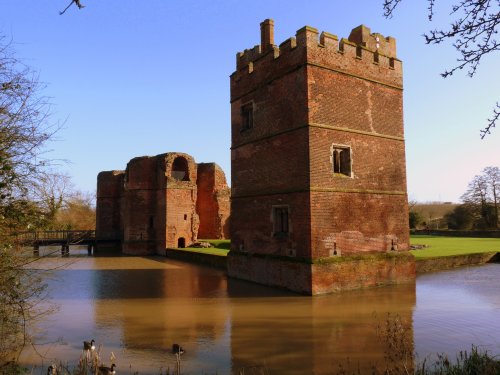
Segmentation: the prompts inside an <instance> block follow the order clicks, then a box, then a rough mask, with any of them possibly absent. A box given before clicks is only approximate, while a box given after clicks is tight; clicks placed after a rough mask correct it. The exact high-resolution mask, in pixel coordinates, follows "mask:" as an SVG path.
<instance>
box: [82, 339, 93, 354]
mask: <svg viewBox="0 0 500 375" xmlns="http://www.w3.org/2000/svg"><path fill="white" fill-rule="evenodd" d="M83 350H85V351H89V350H95V341H94V340H93V339H92V340H91V341H90V342H88V341H84V342H83Z"/></svg>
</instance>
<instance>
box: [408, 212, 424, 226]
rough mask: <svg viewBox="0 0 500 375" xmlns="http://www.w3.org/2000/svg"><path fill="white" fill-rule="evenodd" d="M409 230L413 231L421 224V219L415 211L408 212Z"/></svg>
mask: <svg viewBox="0 0 500 375" xmlns="http://www.w3.org/2000/svg"><path fill="white" fill-rule="evenodd" d="M409 216H410V229H415V228H417V227H418V225H419V224H420V223H422V221H423V218H422V216H421V215H420V213H418V212H417V211H413V210H411V211H410V214H409Z"/></svg>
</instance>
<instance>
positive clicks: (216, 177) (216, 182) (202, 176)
mask: <svg viewBox="0 0 500 375" xmlns="http://www.w3.org/2000/svg"><path fill="white" fill-rule="evenodd" d="M197 190H198V198H197V201H196V210H197V212H198V215H199V217H200V228H199V231H198V237H199V238H203V239H215V238H219V239H222V238H229V213H230V197H231V192H230V189H229V187H228V186H227V182H226V176H225V175H224V172H223V171H222V169H221V168H220V167H219V166H218V165H217V164H216V163H200V164H198V178H197Z"/></svg>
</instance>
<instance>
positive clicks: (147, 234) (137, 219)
mask: <svg viewBox="0 0 500 375" xmlns="http://www.w3.org/2000/svg"><path fill="white" fill-rule="evenodd" d="M156 167H157V160H156V157H149V156H143V157H137V158H134V159H132V160H130V161H129V162H128V164H127V169H126V177H125V191H124V194H123V200H122V207H121V209H122V217H123V221H124V235H123V253H125V254H136V255H137V254H154V253H155V249H156V240H157V238H158V234H159V233H157V229H159V228H157V227H156V226H155V220H157V219H156V213H157V205H158V203H159V201H158V196H157V194H156V193H157V190H158V183H157V177H156V170H157V168H156ZM160 202H161V201H160ZM160 230H161V229H160Z"/></svg>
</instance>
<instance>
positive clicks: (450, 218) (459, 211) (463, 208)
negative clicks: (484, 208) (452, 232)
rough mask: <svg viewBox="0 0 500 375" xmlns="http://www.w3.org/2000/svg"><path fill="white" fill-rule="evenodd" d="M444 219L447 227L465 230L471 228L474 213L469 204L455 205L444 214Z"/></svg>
mask: <svg viewBox="0 0 500 375" xmlns="http://www.w3.org/2000/svg"><path fill="white" fill-rule="evenodd" d="M445 220H446V223H447V224H448V229H459V230H467V229H471V228H472V224H473V223H474V213H473V212H472V210H471V208H470V206H468V205H466V204H462V205H460V206H456V207H455V208H454V209H453V211H451V212H449V213H447V214H446V215H445Z"/></svg>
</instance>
